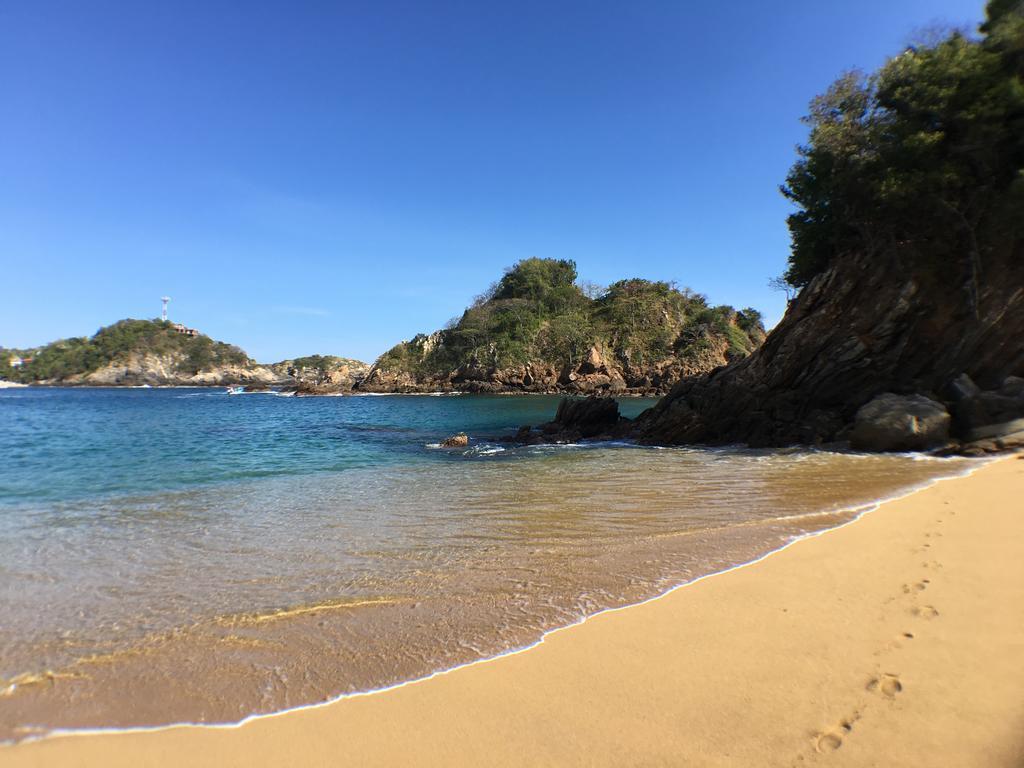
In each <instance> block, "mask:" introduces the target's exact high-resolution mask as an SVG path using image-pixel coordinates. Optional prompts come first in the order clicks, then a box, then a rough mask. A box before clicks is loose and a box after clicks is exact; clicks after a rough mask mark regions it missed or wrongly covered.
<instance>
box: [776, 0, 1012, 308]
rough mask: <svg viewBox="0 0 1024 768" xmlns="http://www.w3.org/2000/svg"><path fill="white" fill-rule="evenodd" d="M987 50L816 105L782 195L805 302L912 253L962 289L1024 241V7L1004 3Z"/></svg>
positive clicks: (867, 82)
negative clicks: (806, 290)
mask: <svg viewBox="0 0 1024 768" xmlns="http://www.w3.org/2000/svg"><path fill="white" fill-rule="evenodd" d="M986 10H987V21H986V23H985V24H984V25H983V26H982V28H981V31H982V36H981V37H980V38H976V39H975V38H971V37H968V36H966V35H964V34H963V33H960V32H953V33H951V34H949V35H948V36H947V37H945V39H942V40H940V41H939V42H936V43H933V44H928V45H921V46H913V47H910V48H908V49H907V50H906V51H904V52H903V54H901V55H899V56H896V57H894V58H892V59H890V60H889V61H888V62H887V63H886V64H885V65H884V66H883V67H882V68H881V69H879V70H878V71H877V72H876V73H874V74H872V75H870V76H864V75H863V74H861V73H858V72H851V73H847V74H846V75H844V76H843V77H841V78H839V79H838V80H837V81H836V82H835V83H834V84H833V85H832V87H831V88H829V90H828V92H827V93H825V94H824V95H822V96H820V97H818V98H817V99H815V100H814V101H813V102H812V104H811V110H810V114H809V116H808V117H807V118H805V119H806V121H807V123H808V124H809V125H810V128H811V131H810V139H809V141H808V143H807V145H806V146H804V147H802V148H801V149H800V158H799V160H798V161H797V163H796V164H795V165H794V166H793V168H792V170H791V171H790V174H789V176H788V178H787V180H786V184H785V186H784V187H783V188H782V189H783V193H784V194H785V195H786V196H787V197H788V198H789V199H790V200H792V201H793V202H794V203H796V205H797V206H798V209H799V210H798V211H797V212H795V213H794V214H793V215H791V216H790V217H789V229H790V232H791V234H792V241H793V247H792V255H791V257H790V260H789V269H788V271H787V272H786V274H785V279H786V281H787V282H789V283H790V284H791V285H793V286H795V287H797V288H800V287H803V286H804V285H806V284H807V283H808V282H809V281H810V280H811V278H813V277H814V276H815V275H817V274H818V273H820V272H822V271H823V270H825V269H826V268H827V267H829V266H830V265H831V264H832V263H833V262H834V260H836V259H841V258H843V257H844V256H847V255H849V254H851V253H880V252H882V251H885V250H892V249H893V248H898V249H899V250H900V252H901V253H902V254H903V258H904V259H907V260H910V261H912V262H914V263H915V264H917V265H919V267H920V269H919V271H920V272H921V273H922V274H932V275H936V276H941V279H944V280H956V281H957V282H958V283H962V285H963V287H964V289H965V291H966V294H967V297H968V301H969V303H970V304H971V305H972V306H976V302H977V290H978V276H979V273H980V271H981V270H983V269H984V265H985V261H986V259H987V258H988V257H989V256H990V255H992V254H993V250H994V249H997V248H999V247H1001V244H1003V245H1005V244H1006V243H1012V242H1014V241H1015V240H1016V239H1018V238H1019V237H1020V234H1021V232H1022V230H1024V215H1022V212H1024V3H1022V2H1020V0H991V2H989V4H988V6H987V9H986Z"/></svg>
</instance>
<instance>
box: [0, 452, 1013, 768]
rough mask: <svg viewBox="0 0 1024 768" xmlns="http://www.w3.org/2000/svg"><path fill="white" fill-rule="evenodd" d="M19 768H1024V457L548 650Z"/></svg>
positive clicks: (10, 754)
mask: <svg viewBox="0 0 1024 768" xmlns="http://www.w3.org/2000/svg"><path fill="white" fill-rule="evenodd" d="M0 765H3V766H11V768H14V767H16V766H48V767H52V766H70V765H76V766H114V767H117V766H131V767H132V768H140V767H141V766H157V765H159V766H171V765H174V766H178V765H181V766H236V765H238V766H243V765H244V766H256V765H259V766H263V765H274V766H288V765H303V766H319V765H353V766H375V765H403V766H410V765H438V766H495V765H529V766H534V765H551V766H574V765H607V766H631V765H644V766H744V768H747V767H760V766H811V765H823V766H887V767H890V766H914V767H915V768H916V767H917V766H928V767H929V768H934V767H935V766H957V767H958V768H965V767H968V766H984V767H985V768H998V767H999V766H1024V461H1021V460H1018V459H1015V458H1009V459H1005V460H1003V461H1001V462H998V463H995V464H991V465H987V466H985V467H983V468H982V469H980V470H978V471H977V472H975V473H974V474H973V475H971V476H970V477H968V478H964V479H957V480H949V481H944V482H941V483H939V484H938V485H936V486H933V487H931V488H929V489H927V490H925V491H922V492H920V493H917V494H915V495H913V496H911V497H908V498H905V499H902V500H898V501H894V502H890V503H888V504H885V505H883V506H882V507H881V508H880V509H879V510H878V511H876V512H873V513H870V514H868V515H866V516H865V517H864V518H862V519H861V520H859V521H857V522H855V523H853V524H851V525H848V526H846V527H844V528H841V529H837V530H833V531H830V532H827V533H825V534H823V535H820V536H817V537H814V538H810V539H806V540H803V541H801V542H798V543H797V544H795V545H793V546H791V547H789V548H787V549H786V550H784V551H782V552H780V553H778V554H775V555H772V556H770V557H768V558H767V559H765V560H762V561H760V562H758V563H755V564H753V565H750V566H748V567H744V568H740V569H736V570H733V571H731V572H729V573H726V574H722V575H719V576H715V577H711V578H708V579H705V580H703V581H701V582H699V583H697V584H694V585H692V586H689V587H685V588H682V589H678V590H676V591H675V592H673V593H671V594H669V595H667V596H665V597H663V598H661V599H658V600H654V601H651V602H648V603H646V604H644V605H640V606H635V607H632V608H627V609H623V610H619V611H614V612H608V613H604V614H601V615H599V616H597V617H595V618H593V619H591V620H589V621H587V622H586V623H584V624H583V625H580V626H576V627H572V628H569V629H566V630H563V631H560V632H556V633H553V634H551V635H549V636H548V637H547V638H546V640H545V641H544V642H543V643H542V644H541V645H539V646H538V647H535V648H533V649H530V650H528V651H525V652H523V653H519V654H514V655H510V656H506V657H503V658H500V659H496V660H493V661H489V662H484V663H480V664H476V665H472V666H469V667H464V668H462V669H458V670H455V671H453V672H450V673H447V674H443V675H439V676H436V677H434V678H432V679H429V680H426V681H421V682H417V683H412V684H409V685H406V686H403V687H400V688H397V689H393V690H390V691H385V692H382V693H377V694H372V695H367V696H360V697H354V698H349V699H345V700H342V701H339V702H336V703H333V704H329V705H326V706H322V707H317V708H310V709H305V710H301V711H296V712H290V713H286V714H282V715H277V716H271V717H265V718H260V719H256V720H253V721H251V722H249V723H247V724H245V725H243V726H241V727H236V728H201V727H194V726H182V727H175V728H168V729H163V730H159V731H154V732H149V733H119V734H103V735H75V736H62V737H55V738H50V739H46V740H43V741H40V742H35V743H29V744H21V745H18V746H14V747H8V748H4V749H0Z"/></svg>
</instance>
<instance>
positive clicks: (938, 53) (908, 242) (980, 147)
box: [636, 0, 1024, 450]
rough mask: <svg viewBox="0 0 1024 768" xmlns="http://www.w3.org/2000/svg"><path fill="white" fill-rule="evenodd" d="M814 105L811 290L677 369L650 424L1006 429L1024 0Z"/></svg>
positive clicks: (942, 434) (764, 439)
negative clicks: (686, 370)
mask: <svg viewBox="0 0 1024 768" xmlns="http://www.w3.org/2000/svg"><path fill="white" fill-rule="evenodd" d="M805 120H806V123H807V124H808V125H809V126H810V133H809V137H808V140H807V143H806V144H804V145H801V146H800V147H799V148H798V158H797V161H796V163H795V164H794V165H793V167H792V169H791V170H790V173H789V175H788V176H787V178H786V183H785V185H784V186H783V187H782V191H783V194H784V195H785V196H786V197H787V198H788V199H789V200H790V201H791V202H792V203H794V205H795V207H796V209H795V211H794V212H793V213H792V214H791V215H790V216H789V218H788V225H789V230H790V234H791V237H792V249H791V253H790V258H789V268H788V270H787V272H786V274H785V280H786V281H787V282H788V283H789V284H790V285H792V286H793V287H795V288H798V289H801V290H800V293H799V296H798V298H797V299H796V301H795V302H794V303H793V304H792V306H790V308H789V311H788V312H787V314H786V316H785V318H784V320H783V321H782V323H780V325H779V326H778V327H777V328H775V330H773V332H772V333H771V335H770V336H769V337H768V339H767V341H766V342H765V344H764V345H763V346H762V347H761V349H759V350H758V351H757V352H755V353H754V354H753V355H751V356H750V357H749V358H747V359H746V360H743V361H740V362H738V363H737V364H736V365H734V366H732V367H730V368H726V369H722V370H718V371H715V372H713V373H710V374H707V375H704V376H701V377H697V378H694V379H688V380H684V381H683V382H681V383H679V384H678V385H677V386H676V387H675V388H674V389H673V390H672V392H671V393H669V395H668V396H667V397H666V398H665V399H664V400H663V401H662V402H661V403H659V404H658V406H657V407H656V408H654V409H653V410H651V411H650V412H649V413H647V414H646V415H644V417H643V418H642V419H641V420H640V423H639V424H638V425H637V427H636V428H637V432H638V434H639V435H640V437H641V438H642V439H644V440H648V441H652V442H668V443H683V442H727V441H737V442H747V443H751V444H754V445H777V444H784V443H815V442H822V441H830V440H835V439H842V438H845V437H846V436H849V437H851V438H852V441H853V444H854V445H855V446H859V447H864V448H873V449H876V450H877V449H883V450H884V449H890V450H901V449H918V448H922V447H931V446H934V445H936V444H941V443H942V441H943V440H945V439H949V438H950V437H951V438H954V439H959V440H966V441H976V440H983V441H984V440H992V439H996V440H1003V437H1002V436H1005V435H1008V434H1009V433H1010V431H1012V430H1016V429H1018V425H1021V426H1024V423H1022V421H1021V420H1022V419H1024V380H1022V379H1021V376H1022V375H1024V226H1022V223H1024V2H1021V1H1020V0H991V2H989V3H988V4H987V6H986V20H985V23H984V24H983V25H982V26H981V27H980V30H979V35H977V36H973V35H965V34H963V33H961V32H959V31H952V32H950V33H949V34H948V35H947V36H945V37H943V38H941V39H935V40H933V41H931V42H929V43H927V44H921V45H914V46H910V47H908V48H906V49H905V50H903V51H902V52H901V53H900V54H899V55H897V56H894V57H893V58H891V59H889V60H888V61H887V62H886V63H885V64H884V65H883V66H882V67H880V68H879V70H878V71H876V72H875V73H873V74H872V75H871V76H864V75H863V74H860V73H856V72H850V73H847V74H846V75H844V76H842V77H840V78H839V79H838V80H837V81H836V82H835V83H833V85H832V86H831V87H830V88H829V89H828V91H827V92H826V93H824V94H822V95H821V96H819V97H817V98H815V99H814V100H813V101H812V102H811V106H810V111H809V114H808V115H807V117H806V118H805ZM1018 431H1019V430H1018ZM1007 439H1009V438H1007ZM1014 439H1016V438H1014ZM1022 439H1024V438H1022ZM1011 441H1012V440H1011ZM1003 442H1004V443H1005V442H1006V440H1003ZM976 447H979V446H976ZM994 447H996V448H998V447H1000V446H998V445H995V446H994ZM979 449H981V448H980V447H979Z"/></svg>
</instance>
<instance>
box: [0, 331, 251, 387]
mask: <svg viewBox="0 0 1024 768" xmlns="http://www.w3.org/2000/svg"><path fill="white" fill-rule="evenodd" d="M133 355H136V356H142V355H150V356H165V357H168V358H170V359H173V360H174V367H175V372H176V373H178V374H182V375H193V374H196V373H199V372H200V371H203V370H207V369H210V368H214V367H218V366H245V365H248V364H249V363H250V362H251V361H250V360H249V357H248V356H247V355H246V354H245V352H243V351H242V350H241V349H239V348H238V347H235V346H232V345H230V344H225V343H223V342H220V341H214V340H213V339H211V338H210V337H208V336H203V335H198V336H187V335H185V334H182V333H178V332H176V331H175V330H174V327H173V325H172V324H171V323H169V322H166V321H162V320H121V321H119V322H117V323H114V324H113V325H108V326H107V327H105V328H100V329H99V330H98V331H97V332H96V334H95V335H94V336H92V337H91V338H86V337H78V338H72V339H63V340H61V341H55V342H53V343H51V344H47V345H46V346H45V347H39V348H37V349H28V350H0V378H4V379H8V380H10V381H18V382H23V383H30V382H34V381H62V380H64V379H68V378H71V377H73V376H85V375H88V374H90V373H92V372H94V371H97V370H99V369H101V368H103V367H105V366H107V365H111V364H113V363H122V362H125V361H126V360H127V359H128V358H129V357H131V356H133ZM12 356H18V357H21V358H23V359H25V360H26V362H24V364H23V365H22V366H21V367H18V368H15V367H12V366H11V357H12Z"/></svg>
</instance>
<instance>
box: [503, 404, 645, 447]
mask: <svg viewBox="0 0 1024 768" xmlns="http://www.w3.org/2000/svg"><path fill="white" fill-rule="evenodd" d="M629 429H630V421H629V419H625V418H623V417H622V416H621V414H619V404H618V402H616V401H615V400H614V399H613V398H610V397H599V396H596V395H592V396H590V397H587V398H585V399H579V398H563V399H562V400H561V401H560V402H559V403H558V410H557V411H556V412H555V418H554V420H553V421H549V422H547V423H546V424H541V425H540V426H539V427H537V428H534V427H532V426H523V427H520V428H519V431H518V432H516V433H515V436H514V437H512V438H498V439H503V440H505V441H506V442H512V443H518V444H524V445H534V444H538V443H575V442H577V441H579V440H589V439H599V440H610V439H614V438H621V437H625V436H626V435H627V434H628V432H629Z"/></svg>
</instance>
